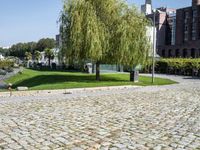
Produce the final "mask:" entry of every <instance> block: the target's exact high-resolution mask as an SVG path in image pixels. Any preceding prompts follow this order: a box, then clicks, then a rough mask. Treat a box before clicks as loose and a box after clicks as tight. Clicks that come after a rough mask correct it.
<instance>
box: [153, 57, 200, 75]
mask: <svg viewBox="0 0 200 150" xmlns="http://www.w3.org/2000/svg"><path fill="white" fill-rule="evenodd" d="M156 70H157V72H159V73H171V74H183V75H193V74H194V73H198V72H199V71H200V58H197V59H192V58H168V59H161V60H159V61H157V62H156Z"/></svg>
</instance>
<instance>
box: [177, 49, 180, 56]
mask: <svg viewBox="0 0 200 150" xmlns="http://www.w3.org/2000/svg"><path fill="white" fill-rule="evenodd" d="M176 57H180V51H179V49H176Z"/></svg>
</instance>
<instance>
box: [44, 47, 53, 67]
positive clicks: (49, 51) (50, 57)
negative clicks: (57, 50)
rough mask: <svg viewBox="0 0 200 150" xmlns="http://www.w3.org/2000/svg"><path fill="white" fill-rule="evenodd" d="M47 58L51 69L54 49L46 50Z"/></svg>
mask: <svg viewBox="0 0 200 150" xmlns="http://www.w3.org/2000/svg"><path fill="white" fill-rule="evenodd" d="M45 57H47V58H48V62H49V63H48V64H49V68H50V67H51V59H54V52H53V50H52V49H50V48H46V49H45Z"/></svg>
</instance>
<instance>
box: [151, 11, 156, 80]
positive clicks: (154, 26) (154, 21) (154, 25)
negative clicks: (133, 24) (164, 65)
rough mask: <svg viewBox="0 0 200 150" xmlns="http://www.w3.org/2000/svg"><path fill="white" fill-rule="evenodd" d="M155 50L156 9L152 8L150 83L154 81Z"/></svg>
mask: <svg viewBox="0 0 200 150" xmlns="http://www.w3.org/2000/svg"><path fill="white" fill-rule="evenodd" d="M155 51H156V9H154V10H153V52H152V83H154V76H155Z"/></svg>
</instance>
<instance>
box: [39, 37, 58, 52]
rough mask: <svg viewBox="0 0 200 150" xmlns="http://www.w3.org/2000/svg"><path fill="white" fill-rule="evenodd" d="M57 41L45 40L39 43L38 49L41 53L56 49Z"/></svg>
mask: <svg viewBox="0 0 200 150" xmlns="http://www.w3.org/2000/svg"><path fill="white" fill-rule="evenodd" d="M55 44H56V41H55V40H54V39H51V38H43V39H40V40H39V41H38V42H37V45H36V49H37V50H39V51H44V50H45V49H46V48H50V49H52V48H55Z"/></svg>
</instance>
